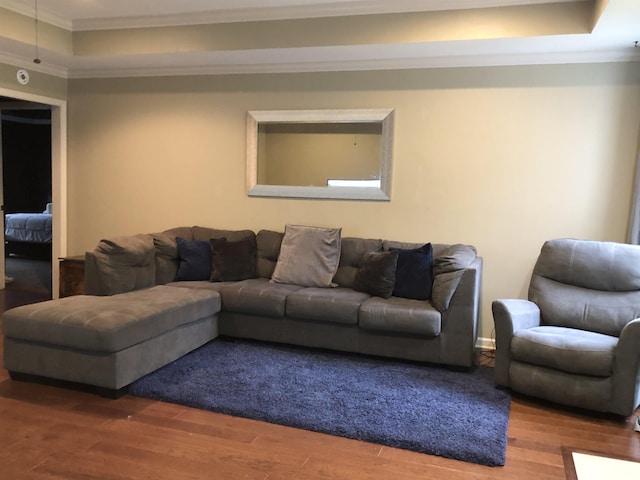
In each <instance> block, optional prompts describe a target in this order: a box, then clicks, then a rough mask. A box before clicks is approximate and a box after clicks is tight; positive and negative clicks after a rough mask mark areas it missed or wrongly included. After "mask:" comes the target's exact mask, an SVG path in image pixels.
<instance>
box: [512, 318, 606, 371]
mask: <svg viewBox="0 0 640 480" xmlns="http://www.w3.org/2000/svg"><path fill="white" fill-rule="evenodd" d="M617 344H618V338H617V337H612V336H610V335H604V334H602V333H596V332H589V331H586V330H577V329H573V328H567V327H555V326H541V327H535V328H528V329H524V330H518V331H516V332H515V333H514V336H513V338H512V339H511V356H512V358H513V359H514V360H517V361H520V362H524V363H529V364H532V365H539V366H541V367H548V368H552V369H554V370H561V371H563V372H566V373H572V374H578V375H589V376H596V377H608V376H610V375H611V372H612V369H613V357H614V350H615V347H616V345H617Z"/></svg>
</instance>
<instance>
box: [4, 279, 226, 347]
mask: <svg viewBox="0 0 640 480" xmlns="http://www.w3.org/2000/svg"><path fill="white" fill-rule="evenodd" d="M218 311H220V295H219V294H217V293H216V292H212V291H207V290H196V289H186V288H175V287H168V286H165V285H158V286H155V287H151V288H147V289H143V290H136V291H133V292H127V293H122V294H119V295H112V296H108V297H102V296H100V297H99V296H91V295H77V296H72V297H66V298H61V299H57V300H49V301H46V302H40V303H34V304H31V305H25V306H22V307H17V308H14V309H11V310H8V311H7V312H5V314H4V315H3V317H2V318H3V330H4V335H5V336H6V337H11V338H14V339H21V340H25V341H31V342H39V343H43V344H49V345H59V346H63V347H69V348H75V349H80V350H87V351H95V352H108V353H111V352H117V351H120V350H122V349H125V348H127V347H131V346H132V345H136V344H138V343H141V342H144V341H146V340H148V339H150V338H154V337H157V336H159V335H161V334H163V333H166V332H168V331H170V330H173V329H175V328H178V327H180V326H182V325H186V324H188V323H191V322H194V321H196V320H200V319H202V318H206V317H209V316H212V315H215V314H216V313H217V312H218Z"/></svg>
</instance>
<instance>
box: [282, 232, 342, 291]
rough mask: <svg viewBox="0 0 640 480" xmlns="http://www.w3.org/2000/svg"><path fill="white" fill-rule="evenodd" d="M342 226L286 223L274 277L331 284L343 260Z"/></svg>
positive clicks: (304, 283) (296, 282) (308, 284)
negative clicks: (329, 226) (341, 253)
mask: <svg viewBox="0 0 640 480" xmlns="http://www.w3.org/2000/svg"><path fill="white" fill-rule="evenodd" d="M341 233H342V229H341V228H322V227H308V226H303V225H286V227H285V231H284V237H283V239H282V244H281V246H280V254H279V255H278V262H277V263H276V268H275V269H274V271H273V275H272V276H271V281H273V282H277V283H288V284H293V285H301V286H304V287H329V286H331V280H332V279H333V276H334V275H335V274H336V271H337V270H338V263H339V261H340V243H341Z"/></svg>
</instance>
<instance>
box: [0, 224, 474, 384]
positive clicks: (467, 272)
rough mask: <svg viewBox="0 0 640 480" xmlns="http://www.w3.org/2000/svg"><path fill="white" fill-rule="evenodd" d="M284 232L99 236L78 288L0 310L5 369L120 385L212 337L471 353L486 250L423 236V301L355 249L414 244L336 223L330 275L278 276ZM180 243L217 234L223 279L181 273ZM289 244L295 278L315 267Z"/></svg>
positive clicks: (387, 351) (455, 355) (406, 352)
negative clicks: (381, 289) (380, 279)
mask: <svg viewBox="0 0 640 480" xmlns="http://www.w3.org/2000/svg"><path fill="white" fill-rule="evenodd" d="M287 227H289V226H287ZM286 232H288V231H287V230H285V232H275V231H269V230H262V231H259V232H258V233H257V234H255V233H254V232H253V231H250V230H241V231H228V230H218V229H212V228H205V227H199V226H194V227H179V228H174V229H171V230H167V231H164V232H160V233H153V234H140V235H133V236H127V237H118V238H112V239H107V240H102V241H101V242H100V243H99V244H98V246H97V247H96V249H95V250H93V251H91V252H87V253H86V264H85V291H86V294H85V295H81V296H75V297H67V298H63V299H57V300H51V301H48V302H42V303H38V304H34V305H26V306H23V307H18V308H15V309H11V310H9V311H7V312H5V314H4V316H3V330H4V366H5V368H6V369H7V370H9V372H10V373H11V376H12V377H13V378H15V379H42V378H52V379H58V380H64V381H70V382H77V383H81V384H87V385H93V386H96V387H99V388H101V389H103V392H102V393H105V392H110V393H115V394H116V395H117V394H119V393H122V392H123V391H126V387H127V385H129V384H130V383H131V382H133V381H135V380H136V379H137V378H140V377H141V376H143V375H145V374H147V373H150V372H152V371H154V370H156V369H157V368H159V367H161V366H163V365H165V364H167V363H169V362H171V361H173V360H175V359H177V358H179V357H180V356H182V355H184V354H185V353H187V352H189V351H191V350H193V349H195V348H198V347H199V346H201V345H203V344H205V343H207V342H209V341H210V340H212V339H214V338H216V337H217V336H219V335H223V336H230V337H238V338H247V339H257V340H265V341H273V342H283V343H289V344H295V345H301V346H309V347H320V348H327V349H335V350H340V351H346V352H355V353H362V354H371V355H379V356H385V357H393V358H398V359H406V360H411V361H420V362H429V363H439V364H446V365H452V366H458V367H471V366H472V365H473V364H474V349H475V344H476V340H477V328H478V313H479V307H480V306H479V301H480V287H481V280H482V258H481V257H479V256H477V255H476V251H475V249H474V248H473V247H471V246H467V245H442V244H433V245H430V249H432V253H431V254H432V256H433V263H432V268H433V271H432V279H433V283H432V284H431V285H429V287H431V288H430V290H432V291H431V293H430V295H429V296H430V298H429V299H426V300H423V299H414V298H402V297H398V296H393V295H392V296H389V295H388V294H387V295H384V294H383V295H384V297H388V298H383V297H381V296H376V295H373V294H372V293H371V292H368V291H367V287H364V288H363V287H362V279H363V271H364V267H363V264H364V263H365V262H364V261H363V258H367V259H372V260H371V261H370V262H369V260H367V262H368V263H367V265H373V266H374V267H376V268H377V267H379V266H380V265H382V264H381V263H380V260H381V259H383V257H384V262H387V261H388V260H389V259H390V258H391V257H393V258H391V260H393V259H394V258H395V259H397V258H398V257H397V255H396V254H395V253H393V252H395V251H396V250H398V249H400V251H402V250H404V251H408V250H411V249H419V248H420V247H421V246H422V244H413V243H403V242H396V241H388V240H380V239H363V238H344V237H340V235H339V230H338V236H337V239H336V241H337V242H338V253H339V256H338V257H336V258H334V259H333V260H335V262H338V258H339V263H336V266H337V269H336V270H335V273H333V272H332V276H331V277H330V280H331V285H330V286H313V284H312V285H301V284H295V283H286V282H283V281H278V280H279V279H278V278H276V277H278V275H279V270H278V269H279V267H280V266H282V265H283V264H284V260H283V257H284V256H285V252H284V249H285V246H283V239H284V238H285V233H286ZM179 241H181V242H185V243H193V244H195V243H198V242H200V243H202V242H211V245H212V246H214V245H222V247H223V248H222V250H218V251H215V249H214V253H213V258H212V261H213V272H212V273H211V276H212V277H215V276H216V273H215V272H217V273H218V277H217V278H216V279H217V280H219V281H210V280H209V279H202V280H188V279H187V280H180V281H176V278H182V277H181V271H182V268H183V267H184V266H185V259H184V258H182V257H181V256H180V255H179V246H178V242H179ZM214 242H216V243H214ZM238 245H240V246H241V247H242V248H245V247H246V248H248V250H246V248H245V251H249V252H253V253H252V255H253V256H252V257H251V258H252V264H246V265H245V266H244V273H242V272H241V270H242V269H240V270H239V269H238V268H237V267H238V264H241V263H242V262H245V263H247V262H246V255H245V256H243V255H240V254H239V253H238V251H237V248H240V247H237V246H238ZM326 245H327V242H325V243H323V244H322V245H321V247H320V248H324V246H326ZM288 247H289V243H288V242H286V248H288ZM234 248H236V251H234ZM252 249H253V250H252ZM281 250H283V251H281ZM301 251H303V252H304V253H303V254H302V255H301V254H300V252H301ZM220 252H223V253H224V252H226V253H224V254H221V253H220ZM290 253H291V251H290V250H287V254H290ZM392 253H393V255H392ZM295 255H297V256H294V257H293V258H291V259H290V260H291V262H290V263H291V264H292V265H294V266H295V265H302V266H303V267H304V268H300V269H299V271H300V272H301V273H302V274H303V275H305V274H306V273H308V271H309V270H313V269H314V267H313V264H311V263H309V260H310V257H312V256H313V255H314V253H313V249H312V248H311V249H304V250H298V251H297V253H296V254H295ZM394 255H395V256H394ZM279 260H280V263H279ZM393 261H394V262H395V261H396V260H393ZM216 262H217V263H216ZM305 262H306V263H305ZM376 262H378V263H376ZM387 263H388V262H387ZM216 265H217V266H216ZM193 266H194V265H191V267H193ZM195 266H196V267H197V265H195ZM395 266H396V263H394V264H393V268H394V269H395ZM246 268H249V269H250V271H249V273H248V274H247V270H246ZM385 268H386V267H385ZM373 271H374V272H375V271H376V270H375V268H374V270H373ZM394 271H395V270H394ZM225 272H226V273H225ZM229 272H231V273H230V274H229ZM386 272H387V277H388V273H389V270H388V268H387V270H386ZM312 273H313V274H314V275H315V273H316V272H312ZM320 273H321V274H323V272H320ZM324 274H325V275H326V272H325V273H324ZM225 275H227V277H229V275H230V277H229V278H231V277H232V278H233V279H232V280H228V279H227V278H225ZM244 277H246V278H244ZM283 278H285V280H286V277H283ZM375 278H377V277H375ZM274 279H275V280H277V281H274ZM387 280H388V278H387ZM392 285H393V282H392ZM385 291H386V290H385ZM389 292H390V291H389ZM374 293H377V290H374ZM394 293H395V292H394Z"/></svg>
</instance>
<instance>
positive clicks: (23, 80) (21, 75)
mask: <svg viewBox="0 0 640 480" xmlns="http://www.w3.org/2000/svg"><path fill="white" fill-rule="evenodd" d="M16 78H17V79H18V83H19V84H20V85H26V84H27V83H29V72H27V71H26V70H24V69H22V68H21V69H20V70H18V72H17V73H16Z"/></svg>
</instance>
